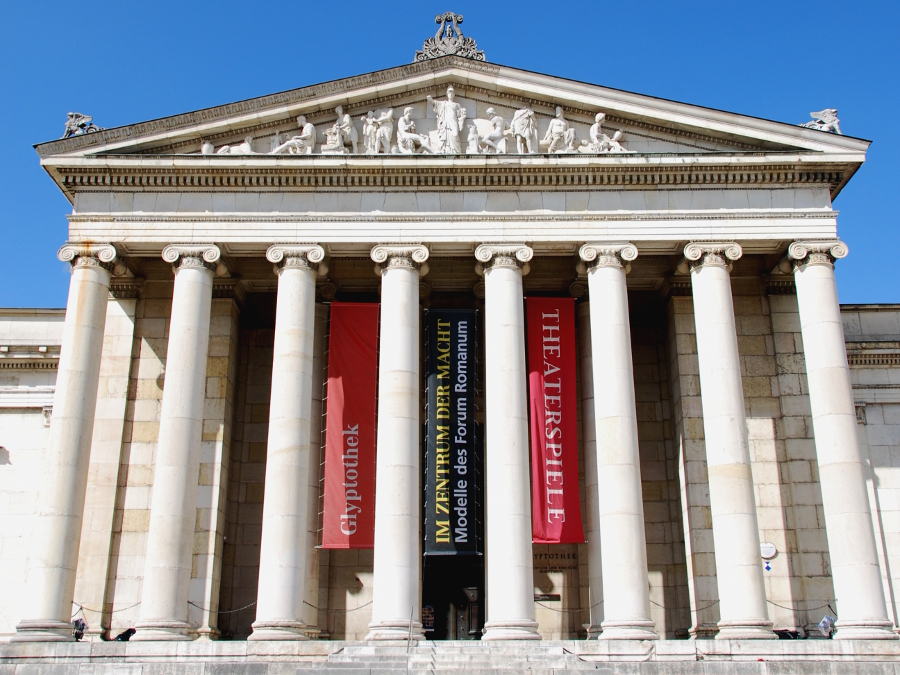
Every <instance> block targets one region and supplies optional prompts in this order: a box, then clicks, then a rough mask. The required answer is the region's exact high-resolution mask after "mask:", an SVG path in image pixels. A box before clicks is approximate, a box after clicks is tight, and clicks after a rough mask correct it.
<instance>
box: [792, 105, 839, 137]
mask: <svg viewBox="0 0 900 675" xmlns="http://www.w3.org/2000/svg"><path fill="white" fill-rule="evenodd" d="M809 116H810V117H812V118H813V121H812V122H804V123H803V124H801V125H800V126H801V127H806V128H807V129H816V130H818V131H827V132H829V133H832V134H838V135H839V136H843V134H842V133H841V121H840V120H839V119H838V116H837V108H825V110H819V111H818V112H811V113H809Z"/></svg>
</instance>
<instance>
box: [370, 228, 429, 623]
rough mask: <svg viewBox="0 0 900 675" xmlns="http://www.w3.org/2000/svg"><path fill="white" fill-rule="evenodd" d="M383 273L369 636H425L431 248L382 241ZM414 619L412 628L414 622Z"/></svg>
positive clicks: (377, 251) (378, 258) (377, 255)
mask: <svg viewBox="0 0 900 675" xmlns="http://www.w3.org/2000/svg"><path fill="white" fill-rule="evenodd" d="M371 255H372V260H374V261H375V262H376V263H377V264H378V265H379V266H380V267H378V269H379V271H380V273H381V317H380V323H381V335H380V337H379V345H380V357H379V366H378V368H379V371H378V461H377V463H376V468H375V560H374V580H373V585H374V588H373V594H372V595H373V597H372V622H371V623H370V624H369V634H368V635H367V636H366V639H367V640H406V639H407V636H408V635H409V634H410V633H411V634H412V637H413V639H415V640H421V639H423V637H424V636H423V635H422V623H421V621H420V618H421V606H420V605H421V601H420V593H419V581H420V578H421V575H420V570H421V565H422V552H421V508H420V506H419V499H420V494H419V493H420V480H421V472H420V469H419V465H420V462H419V437H420V436H421V434H422V428H421V420H420V417H419V412H420V410H419V387H420V383H421V377H420V373H419V340H420V335H419V279H420V276H421V275H423V274H425V273H427V271H428V268H427V265H425V261H426V260H427V259H428V249H427V248H425V247H424V246H420V245H403V246H376V247H375V248H373V249H372V253H371ZM410 617H412V625H411V626H410Z"/></svg>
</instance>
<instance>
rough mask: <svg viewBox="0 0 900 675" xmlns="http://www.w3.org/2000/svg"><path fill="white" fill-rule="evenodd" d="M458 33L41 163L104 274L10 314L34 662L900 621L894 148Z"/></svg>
mask: <svg viewBox="0 0 900 675" xmlns="http://www.w3.org/2000/svg"><path fill="white" fill-rule="evenodd" d="M439 21H440V17H439ZM445 23H446V30H445V28H444V24H443V23H442V28H441V31H445V32H440V31H439V35H438V36H436V37H435V38H432V39H430V40H429V41H428V42H427V43H426V45H425V49H423V51H422V52H420V53H419V54H418V55H417V57H416V60H415V61H414V62H413V63H411V64H408V65H402V66H399V67H396V68H391V69H388V70H382V71H378V72H374V73H368V74H365V75H360V76H357V77H349V78H346V79H342V80H337V81H333V82H327V83H324V84H318V85H313V86H308V87H303V88H300V89H294V90H291V91H287V92H283V93H279V94H274V95H271V96H264V97H261V98H256V99H251V100H247V101H241V102H238V103H232V104H228V105H222V106H220V107H216V108H210V109H206V110H201V111H198V112H191V113H186V114H182V115H176V116H173V117H167V118H163V119H159V120H154V121H150V122H143V123H137V124H133V125H131V126H126V127H119V128H114V129H105V130H104V129H99V128H97V127H95V126H94V125H93V124H92V123H91V120H90V118H87V117H85V116H81V115H78V114H77V113H73V114H70V116H69V123H68V124H67V127H66V137H64V138H63V139H60V140H56V141H51V142H47V143H42V144H39V145H37V146H36V149H37V153H38V155H39V157H40V162H41V165H42V166H43V168H44V169H45V170H46V172H47V174H48V176H49V178H50V179H52V180H53V181H55V183H56V185H57V186H58V188H59V189H60V190H61V191H62V192H63V194H64V195H65V196H66V197H67V198H68V199H69V201H70V202H71V204H72V210H71V213H70V214H69V215H68V222H69V235H68V240H67V241H65V242H60V245H61V248H60V250H59V258H60V260H62V261H65V262H67V263H70V264H71V271H72V276H71V282H70V290H69V297H68V304H67V306H66V309H65V311H62V310H58V311H56V310H0V385H2V386H0V446H2V447H3V450H2V454H0V558H2V560H0V564H2V569H3V570H4V574H3V578H2V579H0V636H2V639H9V640H11V642H12V644H11V645H8V646H7V647H6V648H5V649H7V650H10V649H13V648H16V645H17V644H18V643H19V642H53V641H68V640H71V639H72V625H71V622H72V619H73V618H81V619H83V620H84V621H85V622H86V624H87V626H86V632H85V638H84V639H85V640H90V639H93V640H100V639H101V638H102V639H111V638H113V637H115V636H116V635H117V634H119V633H121V632H122V631H124V630H126V629H128V628H134V629H135V630H136V632H135V634H134V635H133V637H131V641H132V642H143V641H191V640H198V639H200V640H201V641H202V640H204V639H205V640H217V641H248V644H249V643H254V642H259V643H262V642H266V641H301V642H302V641H310V642H315V641H325V640H331V641H340V640H348V641H356V640H360V641H361V640H368V641H378V640H388V641H390V640H402V641H410V640H411V641H413V642H415V641H417V640H420V639H423V638H424V639H426V640H431V639H435V640H437V639H455V640H481V641H483V642H487V641H491V642H492V643H493V641H503V640H541V639H543V640H545V641H548V640H579V639H589V640H599V641H600V642H601V643H602V641H604V640H607V641H654V642H653V644H654V645H661V644H662V641H667V640H668V641H674V640H677V639H696V640H697V641H700V640H710V639H712V638H717V639H718V640H719V641H722V640H731V641H742V640H750V639H755V640H760V639H762V640H765V639H767V638H773V639H774V638H776V637H777V636H781V637H797V638H804V637H809V638H815V637H819V638H822V637H824V634H827V633H829V632H832V631H834V633H833V637H834V639H835V640H845V641H869V640H893V639H895V638H897V632H896V631H897V624H898V619H897V603H896V601H895V592H897V590H898V588H897V583H898V577H897V576H896V575H897V574H900V572H898V570H900V560H898V558H900V527H898V526H900V469H898V468H895V467H898V466H900V308H898V307H893V306H884V305H881V306H875V305H872V306H844V307H841V306H840V305H839V304H838V296H837V291H836V286H835V276H834V266H835V265H836V264H837V265H840V264H841V263H840V260H841V259H842V258H844V257H845V256H847V255H848V253H849V254H850V255H853V252H852V251H848V247H847V246H846V245H845V244H844V243H842V241H841V240H840V239H839V232H838V213H837V211H836V210H835V208H834V205H833V204H834V201H835V199H836V198H837V197H838V195H839V194H840V192H841V190H842V189H843V188H844V187H845V186H846V184H847V182H848V181H849V180H850V179H851V178H852V177H853V175H854V173H855V172H856V170H857V169H858V168H859V167H860V166H861V165H862V164H863V162H864V161H865V157H866V151H867V148H868V146H869V142H868V141H865V140H860V139H857V138H853V137H850V136H847V135H842V134H841V133H840V128H839V126H838V122H837V118H836V111H832V110H825V111H822V112H820V113H815V114H814V120H813V122H811V123H808V124H806V125H797V124H796V123H795V122H796V121H793V122H792V123H782V122H773V121H768V120H763V119H759V118H754V117H748V116H743V115H739V114H734V113H728V112H722V111H718V110H711V109H707V108H702V107H698V106H693V105H688V104H684V103H677V102H673V101H667V100H662V99H658V98H653V97H650V96H643V95H637V94H632V93H628V92H624V91H619V90H613V89H608V88H605V87H602V86H598V85H594V84H585V83H581V82H575V81H572V80H567V79H564V78H561V77H555V76H548V75H542V74H538V73H532V72H526V71H523V70H518V69H516V68H513V67H507V66H501V65H497V64H494V63H491V62H489V61H486V60H485V59H484V54H483V53H482V52H478V51H477V50H476V49H475V48H474V44H473V43H471V41H470V39H469V38H464V37H462V35H461V33H458V32H457V34H456V37H453V32H452V31H453V30H457V31H458V27H457V26H456V20H455V19H454V20H452V22H445ZM450 23H452V24H453V25H452V26H451V25H450ZM448 36H449V37H448ZM454 40H455V42H454ZM448 45H449V46H448ZM451 47H452V48H451ZM845 126H846V125H845ZM823 617H824V618H825V619H826V620H825V622H824V629H823V631H820V630H819V628H818V627H817V626H818V624H819V623H820V621H821V620H822V619H823ZM828 617H832V618H835V619H836V624H835V626H834V627H833V629H832V627H831V626H830V625H829V620H828ZM657 640H658V641H659V642H656V641H657ZM818 642H820V643H824V640H819V641H818ZM753 644H757V643H753ZM885 648H887V644H885ZM890 649H892V650H895V649H896V648H895V647H891V648H890ZM10 653H12V652H4V654H10ZM891 653H894V652H891Z"/></svg>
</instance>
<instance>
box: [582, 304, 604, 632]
mask: <svg viewBox="0 0 900 675" xmlns="http://www.w3.org/2000/svg"><path fill="white" fill-rule="evenodd" d="M576 312H577V313H578V361H579V375H580V376H581V445H582V448H583V449H584V491H585V511H586V516H587V518H586V519H585V523H586V529H585V533H584V536H585V538H586V539H587V550H588V596H589V599H590V605H589V616H590V618H589V620H588V627H587V636H588V638H587V639H588V640H593V639H595V638H597V636H598V635H600V631H601V630H602V628H601V627H600V624H601V623H602V622H603V562H602V548H601V545H600V542H601V540H600V503H599V499H600V496H599V495H598V494H597V436H596V432H595V431H594V366H593V358H592V352H591V303H590V302H582V303H580V304H579V305H578V306H577V308H576Z"/></svg>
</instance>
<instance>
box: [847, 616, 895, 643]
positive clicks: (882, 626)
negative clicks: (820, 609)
mask: <svg viewBox="0 0 900 675" xmlns="http://www.w3.org/2000/svg"><path fill="white" fill-rule="evenodd" d="M834 627H835V628H836V629H837V632H836V633H835V634H834V639H835V640H896V639H898V638H900V635H897V633H895V632H894V624H893V623H891V622H890V621H887V620H885V619H861V620H858V621H853V620H844V621H836V622H835V623H834Z"/></svg>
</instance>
